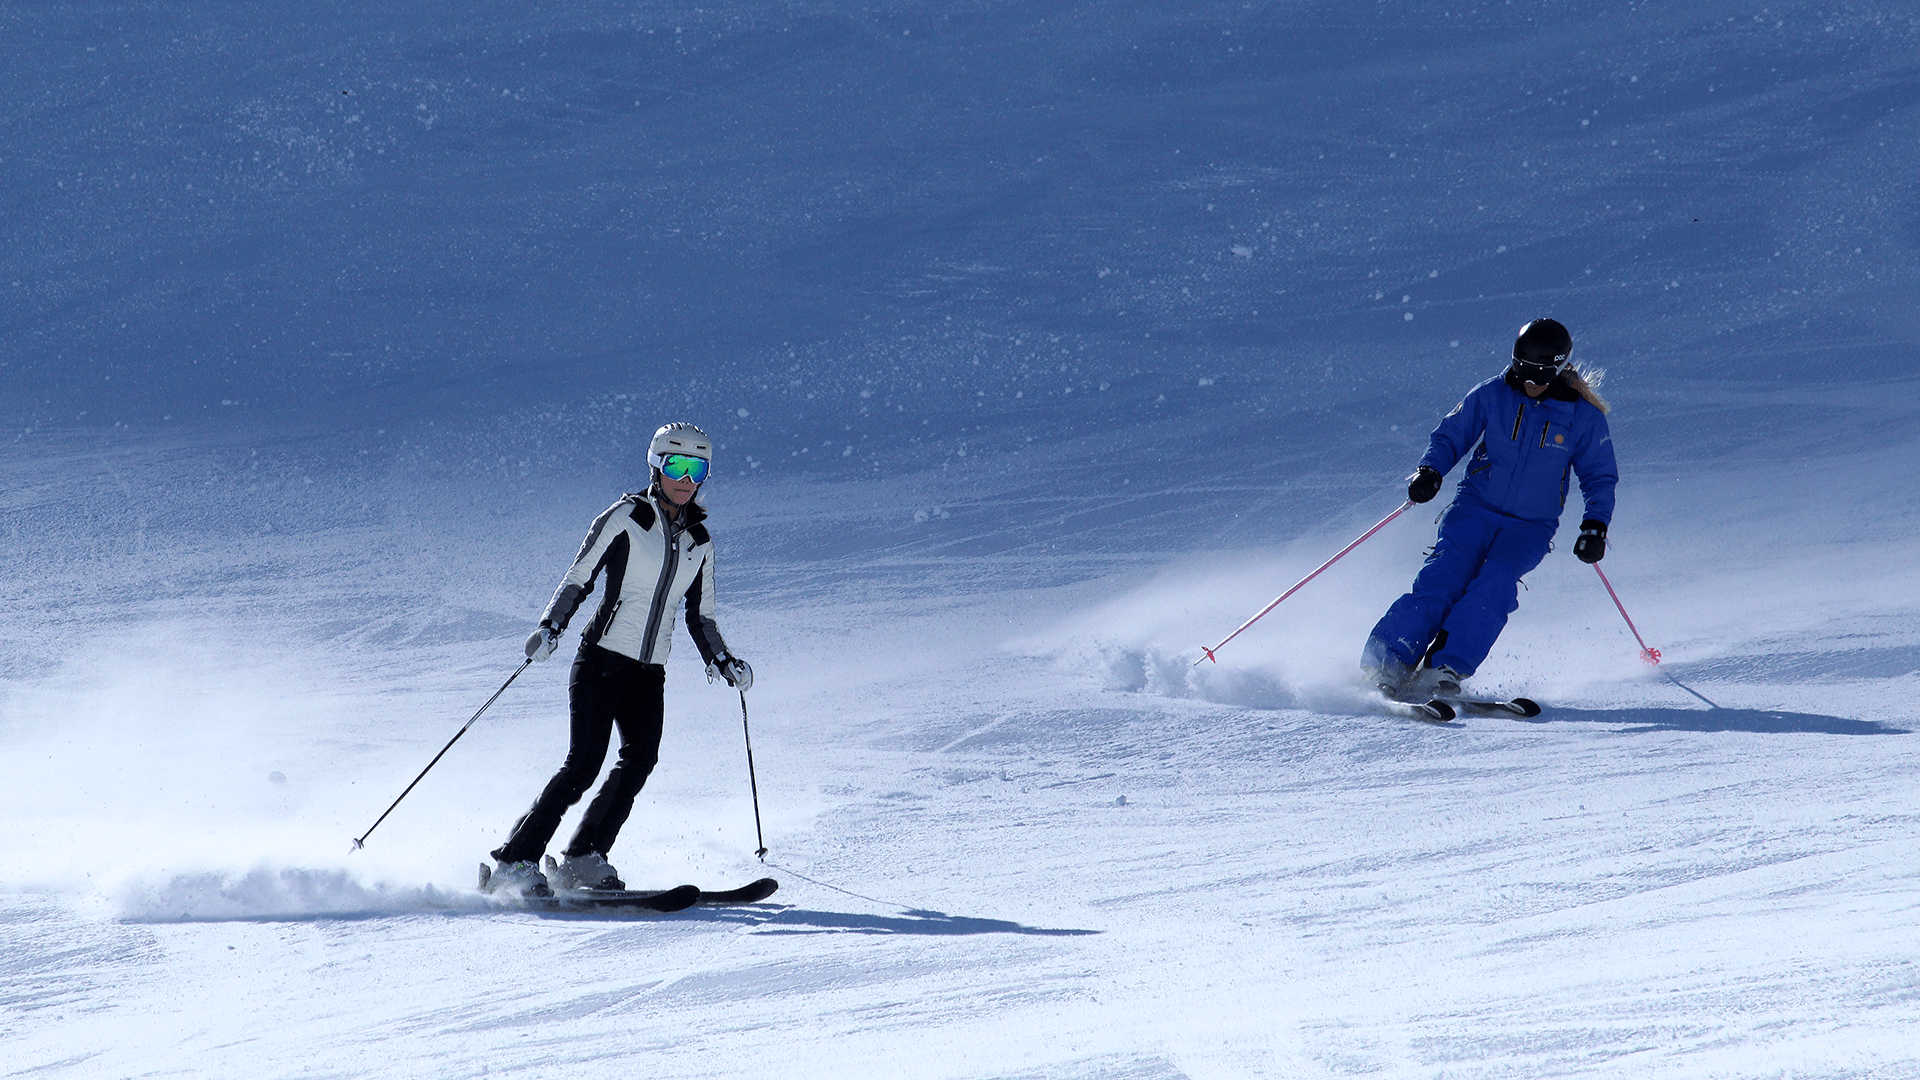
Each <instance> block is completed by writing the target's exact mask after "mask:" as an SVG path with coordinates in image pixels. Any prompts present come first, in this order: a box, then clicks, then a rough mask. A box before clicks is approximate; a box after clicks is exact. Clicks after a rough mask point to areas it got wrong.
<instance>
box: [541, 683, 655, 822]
mask: <svg viewBox="0 0 1920 1080" xmlns="http://www.w3.org/2000/svg"><path fill="white" fill-rule="evenodd" d="M623 675H624V676H625V678H623V679H622V688H621V689H622V693H621V697H620V705H619V709H618V710H617V712H616V713H615V720H616V722H617V723H618V724H619V725H620V757H619V760H618V761H616V762H614V766H613V768H612V769H611V770H609V771H608V773H607V779H606V782H605V783H603V784H601V785H600V792H599V794H597V795H595V796H594V797H593V801H592V802H591V803H588V804H587V812H586V813H585V814H584V815H582V816H581V818H580V827H579V828H577V829H575V830H574V833H573V839H572V840H569V841H568V842H567V849H566V851H565V852H564V854H567V855H589V854H592V855H605V854H606V853H607V850H608V849H609V848H611V847H613V842H614V840H616V839H618V838H619V836H620V827H621V826H622V825H625V824H626V823H627V815H628V814H630V813H632V812H633V800H634V799H635V798H636V797H638V796H639V794H640V789H641V788H642V787H644V786H645V785H646V782H647V777H648V776H650V775H652V773H653V767H654V765H656V764H658V763H659V761H660V733H661V729H662V727H663V726H664V725H663V722H662V718H663V716H664V714H665V712H666V689H667V669H666V668H665V667H662V666H661V665H659V664H635V665H633V668H632V669H631V670H630V671H628V672H625V673H623Z"/></svg>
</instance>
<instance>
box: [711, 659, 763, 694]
mask: <svg viewBox="0 0 1920 1080" xmlns="http://www.w3.org/2000/svg"><path fill="white" fill-rule="evenodd" d="M715 679H725V680H727V685H728V686H731V687H733V688H734V689H736V690H740V691H742V692H745V691H747V690H751V689H753V669H752V668H751V667H748V666H747V662H746V661H745V660H742V659H740V658H739V657H737V656H728V655H726V654H725V653H721V654H720V655H719V656H716V657H714V658H713V663H711V664H708V665H707V681H708V682H712V681H713V680H715Z"/></svg>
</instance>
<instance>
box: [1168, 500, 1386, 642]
mask: <svg viewBox="0 0 1920 1080" xmlns="http://www.w3.org/2000/svg"><path fill="white" fill-rule="evenodd" d="M1412 505H1413V500H1412V499H1408V500H1407V501H1406V502H1403V503H1401V504H1400V509H1398V510H1395V511H1394V512H1393V513H1391V514H1388V515H1387V516H1386V517H1383V518H1381V519H1380V523H1379V524H1377V525H1375V526H1374V527H1373V528H1371V529H1368V530H1367V531H1366V532H1363V533H1361V534H1360V538H1359V539H1358V540H1355V541H1354V542H1353V543H1351V544H1348V545H1347V546H1346V547H1343V548H1341V549H1340V550H1339V551H1337V552H1335V553H1334V556H1333V558H1331V559H1328V560H1327V561H1326V562H1323V563H1321V564H1320V565H1319V567H1317V568H1316V569H1315V570H1314V571H1313V573H1311V574H1308V575H1307V576H1306V577H1303V578H1301V579H1300V580H1299V581H1296V582H1294V585H1293V588H1291V589H1288V590H1287V591H1286V592H1283V593H1281V594H1280V595H1279V596H1277V597H1275V598H1274V600H1273V603H1271V604H1268V605H1267V606H1266V607H1263V608H1261V609H1260V610H1259V612H1258V613H1257V614H1255V615H1254V617H1253V618H1251V619H1248V620H1247V621H1246V622H1243V623H1241V624H1240V626H1239V628H1238V629H1236V630H1235V631H1234V632H1233V633H1231V634H1228V635H1227V636H1226V637H1223V638H1221V639H1220V644H1218V645H1215V646H1214V647H1213V648H1211V649H1209V648H1207V647H1206V646H1205V645H1202V646H1200V651H1201V652H1203V653H1206V654H1207V655H1205V656H1203V657H1201V658H1200V660H1212V661H1213V662H1214V663H1216V664H1217V663H1219V662H1220V659H1219V657H1216V656H1214V655H1213V654H1214V653H1216V652H1218V651H1220V650H1221V649H1223V648H1225V647H1226V645H1227V642H1229V641H1232V640H1233V639H1234V638H1237V637H1239V636H1240V631H1241V630H1245V629H1246V628H1247V627H1249V626H1252V625H1253V624H1254V623H1257V622H1259V621H1260V617H1261V616H1262V615H1265V614H1266V613H1267V612H1269V611H1272V610H1273V609H1274V608H1277V607H1279V606H1280V601H1282V600H1285V599H1286V598H1287V597H1289V596H1292V595H1293V594H1294V593H1297V592H1299V591H1300V587H1301V586H1302V585H1305V584H1306V583H1307V582H1309V581H1312V580H1313V579H1314V578H1317V577H1319V576H1320V571H1322V570H1325V569H1326V568H1327V567H1329V566H1332V565H1333V564H1334V563H1337V562H1339V561H1340V558H1341V556H1343V555H1345V554H1346V553H1347V552H1349V551H1352V550H1353V549H1354V548H1357V547H1359V546H1360V545H1361V543H1362V542H1364V541H1365V540H1366V539H1367V537H1369V536H1372V535H1373V534H1374V533H1377V532H1379V531H1380V530H1381V529H1384V528H1386V527H1387V522H1389V521H1392V520H1393V519H1394V518H1397V517H1399V516H1400V515H1401V514H1404V513H1406V512H1407V507H1409V506H1412ZM1200 660H1195V661H1194V662H1193V663H1194V665H1195V666H1196V667H1197V666H1199V663H1200Z"/></svg>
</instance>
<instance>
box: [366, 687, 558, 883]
mask: <svg viewBox="0 0 1920 1080" xmlns="http://www.w3.org/2000/svg"><path fill="white" fill-rule="evenodd" d="M531 663H533V658H532V657H531V656H529V657H528V658H527V659H526V660H524V661H522V662H521V664H520V666H519V667H517V668H514V669H513V674H511V675H509V676H507V681H506V682H503V683H501V684H500V689H498V690H495V691H494V692H493V697H490V698H488V699H487V704H486V705H482V706H480V708H479V709H478V710H477V711H475V712H474V714H473V717H472V718H471V719H469V720H468V721H467V722H466V723H464V724H462V725H460V730H459V731H456V732H454V733H453V738H451V739H448V740H447V745H445V746H443V747H441V748H440V752H439V753H437V754H435V755H433V760H432V761H429V762H427V767H426V768H424V769H421V770H420V775H419V776H416V777H414V778H413V783H412V784H408V785H407V790H406V791H403V792H401V793H400V799H404V798H406V797H407V793H408V792H410V791H412V790H413V788H414V784H418V783H419V782H420V781H422V780H424V779H426V776H427V773H428V772H430V771H432V769H433V767H434V766H435V765H438V764H440V759H441V758H443V757H446V756H447V751H449V750H451V749H453V744H454V743H457V742H459V741H460V736H462V735H465V734H466V733H467V729H468V728H470V727H472V726H473V721H474V720H478V719H480V714H481V713H483V712H486V711H487V705H491V704H493V703H494V702H495V701H497V700H499V697H500V695H501V694H504V693H506V692H507V687H509V686H512V685H513V680H515V679H517V678H519V677H520V673H521V672H523V671H525V670H527V665H529V664H531ZM400 799H395V800H393V806H389V807H387V810H386V813H384V814H381V815H380V817H379V818H378V819H376V820H375V821H374V823H373V824H372V825H370V826H368V827H367V831H366V832H363V833H361V834H360V838H359V839H357V840H355V841H354V842H353V850H355V851H359V850H360V849H361V848H362V847H364V846H366V843H367V837H369V836H372V835H373V830H375V829H377V828H379V827H380V822H382V821H385V820H387V814H391V813H393V807H394V806H399V805H400Z"/></svg>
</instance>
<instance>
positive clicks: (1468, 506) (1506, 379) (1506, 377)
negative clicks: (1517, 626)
mask: <svg viewBox="0 0 1920 1080" xmlns="http://www.w3.org/2000/svg"><path fill="white" fill-rule="evenodd" d="M1572 353H1573V337H1572V335H1570V334H1569V333H1567V328H1566V327H1564V326H1562V325H1560V324H1559V323H1558V322H1555V321H1554V320H1552V319H1535V320H1533V321H1532V322H1529V323H1528V324H1526V325H1525V326H1523V327H1521V328H1520V335H1519V337H1518V338H1517V339H1516V340H1515V341H1514V343H1513V363H1512V365H1511V366H1509V367H1508V369H1507V371H1506V372H1505V373H1504V374H1502V375H1499V376H1496V377H1495V378H1492V379H1488V380H1487V381H1486V382H1483V383H1481V384H1480V385H1479V386H1476V387H1474V388H1473V389H1472V390H1471V391H1469V392H1468V393H1467V396H1466V398H1465V399H1464V400H1462V401H1461V402H1460V404H1458V405H1456V406H1454V408H1453V411H1452V412H1450V413H1448V414H1447V415H1446V417H1445V418H1444V419H1442V420H1441V421H1440V426H1438V427H1436V428H1434V429H1433V436H1432V438H1431V439H1430V440H1429V443H1428V447H1427V453H1426V456H1425V457H1423V458H1421V459H1420V466H1419V468H1418V469H1417V470H1416V471H1415V472H1414V474H1413V475H1412V476H1411V477H1409V478H1408V484H1407V498H1409V499H1412V500H1413V501H1414V502H1417V503H1424V502H1427V501H1429V500H1431V499H1432V498H1433V497H1434V496H1435V495H1436V494H1438V493H1439V491H1440V479H1441V477H1443V476H1445V475H1446V474H1447V471H1448V470H1449V469H1451V468H1453V466H1454V464H1455V463H1456V462H1458V461H1459V460H1460V459H1461V458H1463V457H1468V455H1469V454H1471V457H1470V459H1469V460H1468V462H1467V470H1466V476H1465V477H1463V478H1462V479H1461V481H1460V485H1459V490H1458V491H1457V492H1456V493H1455V495H1454V499H1453V505H1452V506H1449V507H1448V508H1447V510H1446V513H1445V514H1444V515H1443V516H1442V517H1441V519H1440V538H1439V540H1438V541H1436V542H1435V543H1434V545H1433V551H1432V552H1431V553H1430V554H1429V555H1428V556H1427V562H1426V565H1425V566H1423V567H1421V569H1420V573H1419V574H1418V575H1417V576H1416V577H1415V578H1414V579H1413V589H1412V591H1410V592H1408V593H1407V594H1406V595H1405V596H1402V597H1401V598H1400V599H1398V600H1396V601H1394V603H1393V606H1392V607H1390V608H1388V609H1387V613H1386V615H1384V616H1382V617H1381V619H1380V621H1379V623H1377V624H1376V625H1375V626H1374V628H1373V633H1372V634H1371V635H1370V636H1369V637H1368V639H1367V646H1366V650H1365V652H1364V653H1363V654H1362V658H1361V664H1362V666H1363V667H1365V668H1366V670H1367V672H1368V675H1369V676H1370V677H1371V678H1372V679H1373V680H1374V682H1375V683H1376V684H1378V685H1379V687H1380V688H1381V689H1382V690H1383V691H1385V692H1386V693H1387V695H1388V696H1390V697H1422V698H1424V697H1428V696H1433V695H1440V696H1446V695H1449V694H1458V693H1459V692H1460V683H1461V682H1462V681H1463V680H1464V679H1466V678H1467V677H1468V676H1470V675H1472V674H1473V673H1474V672H1475V671H1476V670H1477V669H1478V668H1479V667H1480V663H1481V661H1483V660H1485V659H1486V657H1487V653H1488V652H1489V651H1490V650H1491V649H1492V648H1493V643H1494V640H1495V639H1497V638H1498V637H1499V636H1500V631H1501V630H1502V629H1504V628H1505V627H1506V625H1507V616H1508V615H1510V614H1512V612H1513V611H1514V609H1516V608H1518V607H1519V606H1520V600H1519V595H1520V593H1519V585H1520V578H1521V575H1523V574H1525V573H1527V572H1528V571H1530V570H1532V569H1533V568H1534V567H1536V566H1538V565H1540V560H1542V559H1544V558H1546V556H1547V551H1548V550H1549V549H1550V548H1551V547H1552V546H1553V534H1554V531H1555V530H1556V529H1557V528H1558V527H1559V525H1560V511H1561V509H1562V508H1563V507H1564V506H1565V505H1566V501H1567V494H1568V491H1569V489H1570V486H1571V482H1572V479H1573V478H1575V477H1577V478H1578V479H1579V481H1580V494H1581V497H1582V498H1583V499H1584V500H1585V501H1586V512H1585V514H1584V515H1583V519H1584V520H1582V521H1581V522H1580V538H1579V539H1578V540H1576V541H1575V542H1574V545H1573V553H1574V555H1575V556H1577V557H1578V558H1579V559H1580V561H1582V562H1589V563H1593V562H1599V561H1600V558H1601V556H1603V555H1605V554H1606V550H1607V523H1608V522H1610V521H1611V520H1612V519H1613V488H1614V484H1615V482H1616V481H1618V479H1619V470H1618V468H1617V467H1616V466H1615V464H1614V459H1613V439H1612V436H1611V435H1610V434H1609V433H1608V431H1607V415H1606V414H1607V404H1606V402H1605V401H1604V400H1602V399H1601V397H1600V396H1599V395H1598V394H1596V393H1595V392H1594V391H1593V389H1592V388H1591V387H1590V386H1588V385H1587V382H1586V380H1585V379H1584V378H1582V377H1581V375H1580V373H1579V372H1578V371H1576V370H1575V369H1574V368H1572V367H1570V366H1569V364H1568V360H1569V358H1570V357H1571V355H1572Z"/></svg>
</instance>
